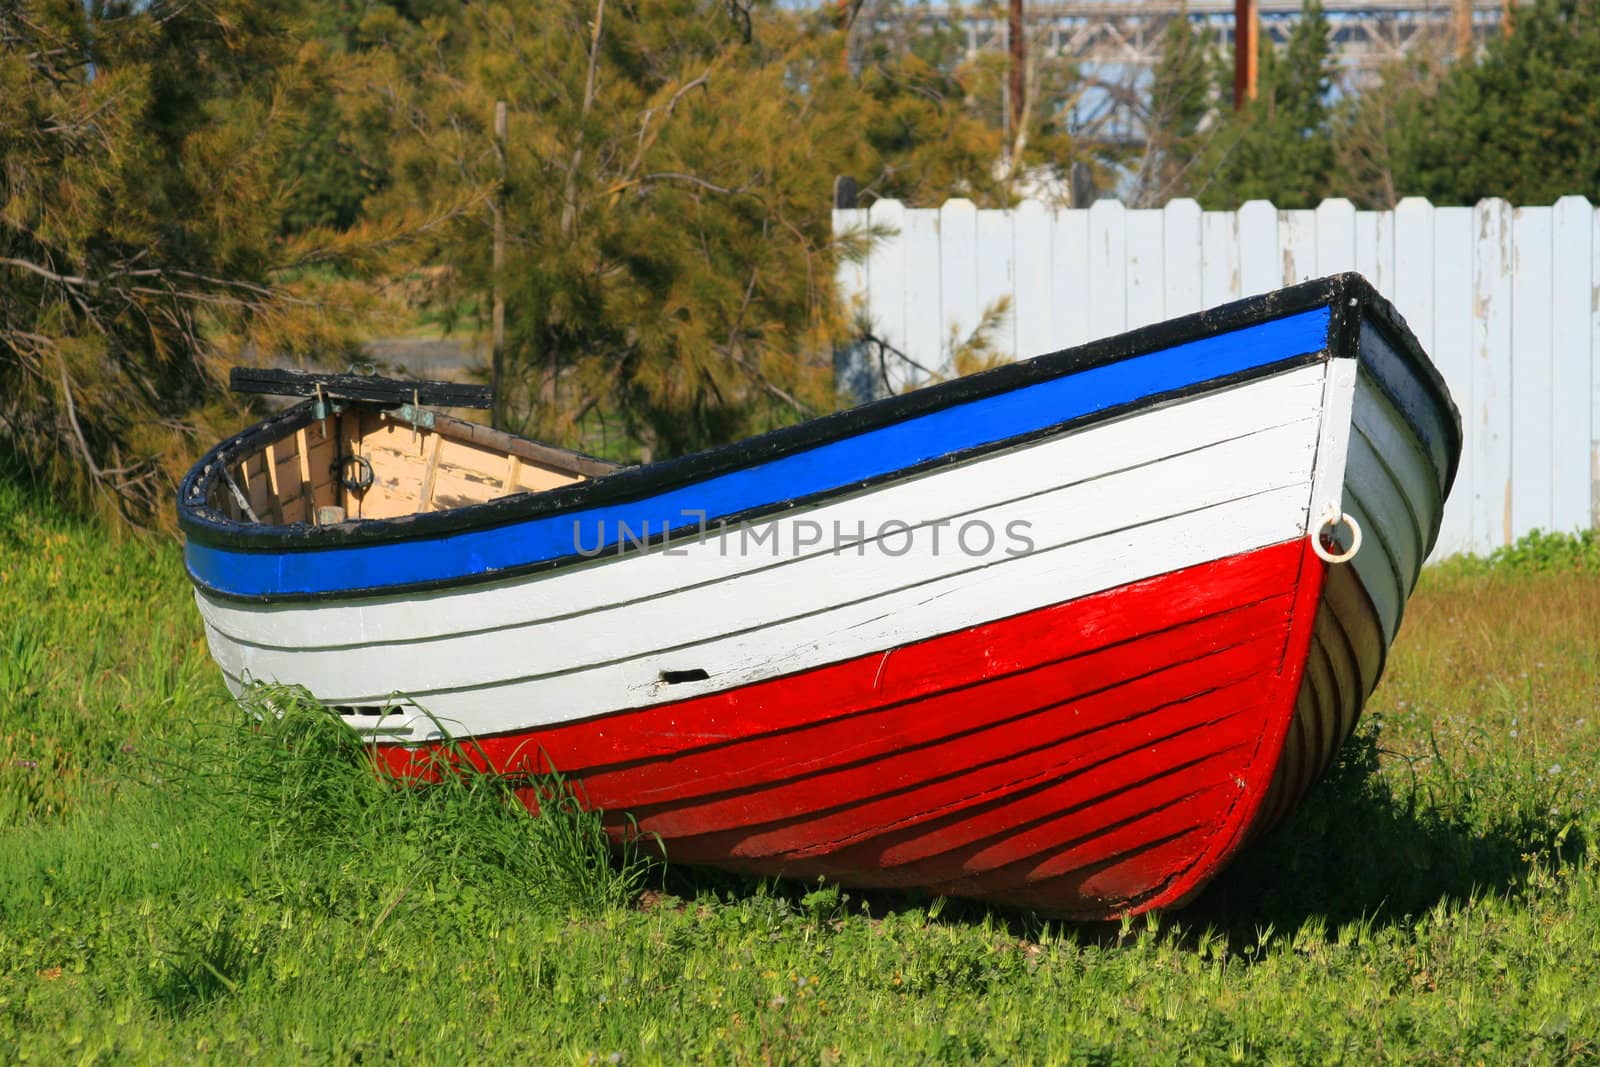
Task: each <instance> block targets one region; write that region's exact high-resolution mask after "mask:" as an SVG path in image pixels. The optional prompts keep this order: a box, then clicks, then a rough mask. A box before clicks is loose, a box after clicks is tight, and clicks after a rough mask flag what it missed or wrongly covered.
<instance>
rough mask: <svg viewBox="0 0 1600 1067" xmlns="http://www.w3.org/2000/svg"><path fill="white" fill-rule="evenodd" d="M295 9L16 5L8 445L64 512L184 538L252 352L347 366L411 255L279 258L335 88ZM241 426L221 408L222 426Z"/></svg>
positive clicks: (0, 436)
mask: <svg viewBox="0 0 1600 1067" xmlns="http://www.w3.org/2000/svg"><path fill="white" fill-rule="evenodd" d="M291 14H292V12H286V11H285V9H283V8H271V9H269V8H266V7H264V6H263V5H259V4H255V3H249V2H243V0H212V2H210V3H207V4H190V3H184V2H178V0H173V2H163V0H146V2H140V3H133V2H126V3H111V2H105V3H98V2H97V3H93V4H90V5H88V6H87V7H85V6H84V5H81V4H77V3H57V2H50V0H20V2H13V3H8V4H4V5H0V445H3V446H4V447H5V448H6V449H7V450H8V451H10V452H12V453H14V454H16V455H17V456H19V457H20V458H21V459H22V460H23V462H24V463H25V464H27V465H28V466H29V467H30V468H31V469H32V470H33V471H34V473H35V474H36V475H37V476H40V477H41V478H43V479H45V480H47V481H49V482H51V483H53V484H55V485H57V486H58V487H60V489H61V490H62V495H63V497H64V498H65V499H68V500H75V501H77V502H79V503H82V504H86V505H89V504H93V505H97V506H99V507H100V508H101V509H102V510H108V511H113V512H115V513H117V514H120V515H122V516H124V517H125V518H128V519H131V520H133V521H136V522H141V523H148V522H155V521H162V520H165V521H170V519H171V513H172V507H171V502H172V499H173V489H174V483H175V479H176V476H177V475H178V474H179V473H180V472H181V471H182V470H183V469H184V468H185V467H186V466H187V465H188V464H189V463H190V462H192V461H193V459H194V457H195V456H196V454H197V453H198V452H199V451H200V450H201V448H202V447H204V446H205V445H207V444H209V443H210V441H212V440H214V439H215V435H216V433H217V431H218V430H219V429H220V428H221V427H223V426H234V425H237V421H236V420H237V413H236V412H233V411H228V410H226V408H225V405H226V404H227V403H228V402H227V401H226V400H225V399H224V398H223V397H222V396H221V395H220V390H219V389H218V380H219V377H220V374H221V370H222V365H223V364H224V363H225V362H227V361H229V360H232V359H237V358H239V357H240V355H241V354H243V353H244V352H246V351H251V350H255V351H261V350H267V351H275V352H285V353H293V352H296V351H305V350H309V349H317V350H322V351H324V352H325V351H327V350H328V349H331V348H335V347H336V346H337V345H338V344H339V343H340V342H341V339H342V338H343V336H344V334H343V332H342V327H343V326H344V325H345V323H346V322H347V321H348V320H349V318H350V317H352V316H354V315H356V314H357V313H359V312H360V311H361V309H362V308H363V307H364V306H365V305H368V304H370V303H371V301H370V299H369V298H368V297H367V296H366V295H365V292H364V291H363V290H362V289H360V288H359V287H357V286H355V285H354V284H340V283H323V282H320V281H318V280H317V279H316V277H315V276H314V275H311V274H308V272H307V268H308V267H309V266H311V265H313V264H340V263H343V264H344V266H345V273H347V274H349V275H350V276H351V277H354V276H356V275H357V274H359V269H360V263H359V262H358V261H359V260H360V259H361V258H362V257H363V256H365V255H367V254H369V253H370V252H371V250H372V249H373V247H375V246H374V245H373V244H370V243H364V242H368V241H369V239H371V240H374V241H377V242H378V243H380V244H381V243H383V242H385V241H389V240H392V239H394V238H396V237H398V236H399V234H400V229H399V228H398V226H397V225H386V227H385V228H384V231H383V233H382V234H380V235H378V236H376V237H374V235H372V234H365V233H355V234H351V235H347V236H344V237H337V238H336V237H333V236H331V235H328V234H322V233H312V234H310V235H307V236H306V237H303V238H300V239H297V240H295V241H290V242H283V241H280V240H279V239H278V220H279V218H280V217H281V208H282V201H281V196H280V195H279V194H280V192H281V190H280V189H279V187H278V185H277V184H276V182H275V180H274V174H275V172H276V169H277V167H278V165H279V162H280V160H281V158H282V156H283V153H284V151H285V150H286V148H287V146H288V145H289V144H290V143H291V141H292V139H293V135H294V128H295V126H294V117H295V116H296V115H298V114H301V113H303V111H304V109H305V108H306V106H307V104H308V103H309V102H310V101H311V100H312V99H315V98H316V97H317V96H318V94H319V93H320V92H321V91H322V90H323V88H324V87H325V86H326V85H327V84H329V78H330V77H331V74H330V72H329V71H328V70H327V68H326V66H325V64H324V63H323V59H324V56H323V55H322V54H321V53H320V52H319V51H318V50H317V49H315V48H311V49H305V48H302V47H301V44H300V42H299V41H298V40H297V39H296V38H295V36H294V35H293V34H292V32H291V31H292V23H291V22H290V21H289V15H291ZM219 405H220V406H219Z"/></svg>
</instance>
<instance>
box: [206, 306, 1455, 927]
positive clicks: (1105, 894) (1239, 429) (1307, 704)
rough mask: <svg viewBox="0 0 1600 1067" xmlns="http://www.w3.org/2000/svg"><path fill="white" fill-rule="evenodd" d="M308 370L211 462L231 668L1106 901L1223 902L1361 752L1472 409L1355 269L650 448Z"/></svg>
mask: <svg viewBox="0 0 1600 1067" xmlns="http://www.w3.org/2000/svg"><path fill="white" fill-rule="evenodd" d="M296 388H298V390H299V391H301V392H305V393H313V392H314V394H315V395H311V396H309V397H308V399H306V400H305V401H304V402H302V403H300V404H298V405H297V406H294V407H292V408H289V409H288V410H286V411H284V412H282V413H281V414H278V415H275V416H273V417H271V418H269V419H267V420H265V421H264V422H261V423H260V424H258V425H256V426H254V427H252V428H250V429H248V430H246V431H244V432H243V433H241V434H239V435H238V436H236V437H234V438H232V439H230V440H228V441H225V442H224V443H222V444H221V445H219V446H218V447H217V448H215V449H213V450H212V451H211V452H210V453H209V454H208V455H207V456H205V458H204V459H202V460H201V461H200V463H199V464H198V465H197V466H196V467H195V468H194V469H193V471H192V472H191V473H190V474H189V475H188V477H187V479H186V480H185V481H184V483H183V486H182V490H181V500H180V511H181V516H182V523H183V528H184V530H185V532H186V535H187V542H188V543H187V561H188V568H189V572H190V574H191V575H192V576H193V579H194V583H195V586H196V589H197V593H198V601H199V606H200V611H201V613H202V615H203V616H204V619H205V626H206V632H207V635H208V637H209V640H210V645H211V650H212V653H213V655H214V656H215V658H216V660H217V662H218V663H219V664H220V665H221V667H222V669H223V671H224V673H225V674H226V676H227V679H228V683H229V685H231V686H232V687H234V688H235V689H238V688H239V687H241V686H242V685H244V684H245V683H246V682H247V681H248V680H251V679H258V680H264V681H275V682H286V683H297V684H300V685H303V686H305V687H306V688H307V689H308V690H309V691H310V692H311V693H312V694H314V695H315V696H316V697H317V698H318V699H319V700H321V701H322V702H324V703H326V704H327V705H328V706H330V707H331V708H333V709H334V710H335V711H336V712H337V713H338V714H340V715H342V716H343V718H344V720H345V721H346V722H348V723H349V724H350V725H351V726H353V727H354V728H355V729H357V730H359V731H361V732H362V733H363V734H365V735H367V736H368V737H370V738H371V739H372V741H373V743H374V744H375V745H376V746H377V748H378V751H379V752H380V754H381V758H382V760H383V761H384V763H385V765H386V766H387V767H389V768H390V769H392V770H393V771H394V772H396V773H397V774H401V775H421V774H426V773H429V772H428V771H427V768H428V766H429V760H430V755H431V754H433V753H435V751H436V750H437V749H438V747H439V746H440V745H441V744H443V743H445V742H446V740H448V739H449V738H452V737H453V738H457V739H461V738H470V739H471V740H472V742H473V745H472V750H473V751H475V752H477V753H479V754H480V755H479V756H478V757H477V758H481V759H483V760H486V761H487V762H488V763H490V764H491V765H492V766H493V767H494V768H496V769H498V770H501V771H504V772H507V773H513V774H521V773H527V772H538V771H545V770H548V769H549V768H551V767H554V768H556V769H558V770H559V771H561V772H562V773H563V774H565V775H566V776H568V778H569V779H570V780H571V781H573V782H576V783H581V787H582V789H583V791H584V794H585V795H586V797H587V799H588V801H589V802H590V803H592V804H593V805H595V806H597V807H600V808H603V809H604V810H605V811H606V812H607V813H608V815H607V818H608V819H610V820H613V822H614V823H615V825H616V826H617V827H618V829H619V832H620V828H621V827H622V826H623V825H625V823H624V817H625V816H628V815H631V816H632V817H633V818H634V819H636V820H637V826H638V828H639V830H641V831H644V832H646V833H649V834H656V835H659V838H660V840H661V841H662V842H663V843H664V846H665V848H666V850H667V853H668V855H669V857H670V858H671V859H672V860H673V861H674V862H682V863H689V864H713V865H720V866H722V867H724V868H731V869H736V870H741V871H749V872H759V873H762V874H770V875H781V876H793V877H801V878H815V877H818V876H823V877H827V878H830V879H835V880H837V881H839V882H841V883H844V884H847V885H853V886H869V887H919V888H921V889H925V890H927V891H930V892H935V893H941V894H947V895H955V896H962V897H973V898H980V899H984V900H989V901H994V902H999V903H1002V904H1006V905H1013V906H1022V907H1028V908H1034V909H1038V910H1040V911H1042V912H1047V913H1052V914H1057V915H1062V916H1069V917H1078V918H1105V917H1109V916H1113V915H1118V914H1123V913H1129V912H1137V911H1140V910H1143V909H1147V908H1153V907H1170V906H1175V905H1178V904H1180V903H1182V902H1183V901H1185V900H1187V899H1189V898H1190V897H1191V896H1193V895H1194V894H1195V893H1196V892H1197V891H1198V890H1199V889H1200V888H1201V887H1203V886H1204V885H1205V884H1206V883H1207V881H1208V880H1209V879H1210V878H1212V877H1213V875H1215V874H1216V872H1217V871H1218V870H1219V869H1220V868H1221V867H1222V866H1223V865H1224V864H1225V863H1226V862H1227V861H1228V860H1229V858H1230V857H1231V856H1232V855H1233V854H1234V853H1235V852H1236V851H1237V850H1238V849H1239V848H1240V847H1241V846H1242V845H1243V844H1244V843H1245V842H1246V841H1247V840H1249V839H1250V838H1251V837H1252V836H1254V835H1257V834H1259V833H1261V832H1262V831H1263V830H1264V829H1266V828H1268V827H1270V826H1272V825H1273V824H1274V823H1276V822H1278V821H1279V820H1281V819H1282V818H1283V817H1284V816H1285V815H1286V814H1287V813H1288V812H1289V811H1290V810H1292V809H1293V808H1294V807H1295V805H1296V804H1297V803H1298V802H1299V801H1300V799H1301V797H1302V796H1303V795H1304V793H1305V791H1306V789H1307V788H1308V787H1309V786H1310V785H1311V784H1312V782H1313V781H1314V780H1315V779H1316V778H1317V777H1318V776H1319V775H1321V774H1322V773H1323V772H1324V771H1325V770H1326V769H1327V767H1328V765H1329V762H1330V761H1331V760H1332V759H1333V756H1334V753H1335V750H1336V749H1337V748H1338V747H1339V745H1340V743H1341V741H1342V740H1343V739H1344V738H1345V737H1346V736H1347V735H1348V734H1349V733H1350V731H1351V729H1352V727H1353V726H1354V724H1355V721H1356V716H1357V713H1358V712H1359V710H1360V708H1361V705H1362V702H1363V701H1364V700H1365V699H1366V698H1367V696H1368V695H1369V694H1370V693H1371V692H1372V689H1373V687H1374V685H1376V683H1377V681H1378V676H1379V674H1380V673H1381V671H1382V669H1383V663H1384V656H1385V653H1386V650H1387V649H1388V647H1389V645H1390V643H1391V642H1392V641H1393V640H1394V638H1395V633H1396V630H1397V629H1398V628H1399V626H1400V619H1401V613H1402V609H1403V607H1404V605H1405V602H1406V598H1407V596H1408V594H1409V593H1410V592H1411V589H1412V587H1413V585H1414V583H1415V582H1416V580H1417V575H1418V571H1419V568H1420V567H1421V566H1422V562H1423V560H1424V558H1425V557H1426V556H1427V554H1428V552H1429V549H1430V548H1431V546H1432V544H1433V541H1434V538H1435V536H1436V534H1437V532H1438V528H1439V520H1440V513H1441V510H1442V508H1443V504H1444V500H1445V497H1446V495H1447V493H1448V491H1449V488H1450V484H1451V481H1452V479H1453V477H1454V473H1455V468H1456V461H1457V456H1458V453H1459V451H1460V444H1461V437H1460V434H1461V431H1460V420H1459V416H1458V415H1457V413H1456V411H1455V408H1454V406H1453V404H1452V402H1451V400H1450V397H1449V395H1448V393H1447V392H1446V389H1445V387H1444V384H1443V382H1442V381H1441V379H1440V377H1439V375H1438V374H1437V373H1436V372H1435V370H1434V369H1433V367H1432V365H1431V364H1430V363H1429V361H1428V359H1427V357H1426V356H1425V355H1424V354H1423V353H1422V351H1421V350H1420V349H1419V348H1418V346H1417V342H1416V340H1415V339H1414V338H1413V337H1412V335H1411V333H1410V332H1409V331H1408V330H1407V329H1406V327H1405V324H1404V323H1403V321H1402V320H1401V319H1400V317H1399V316H1398V315H1397V314H1396V313H1395V311H1394V310H1393V308H1391V307H1390V305H1389V304H1388V303H1387V302H1385V301H1384V300H1383V299H1382V298H1381V297H1379V296H1378V295H1377V294H1375V293H1374V292H1373V290H1372V289H1371V288H1370V287H1369V286H1368V285H1367V283H1366V282H1365V281H1363V280H1362V279H1361V278H1360V277H1358V276H1355V275H1341V276H1337V277H1332V278H1327V279H1323V280H1320V281H1315V282H1310V283H1307V284H1304V285H1299V286H1296V287H1294V288H1290V289H1285V290H1283V291H1281V292H1277V293H1273V294H1270V295H1267V296H1263V297H1259V298H1255V299H1249V300H1244V301H1241V302H1238V303H1235V304H1230V305H1228V306H1225V307H1221V308H1218V309H1215V310H1212V311H1208V312H1204V313H1202V314H1197V315H1190V316H1187V317H1185V318H1181V319H1176V320H1174V321H1172V322H1168V323H1163V324H1160V325H1156V326H1151V327H1148V328H1145V329H1141V330H1136V331H1134V332H1132V333H1128V334H1124V335H1122V336H1119V337H1113V338H1110V339H1107V340H1103V341H1098V342H1095V343H1093V344H1089V345H1085V346H1083V347H1080V348H1075V349H1070V350H1067V351H1063V352H1058V353H1055V354H1053V355H1046V356H1041V357H1039V358H1037V359H1032V360H1028V361H1026V362H1020V363H1016V364H1013V365H1009V366H1005V367H1001V368H998V369H995V370H991V371H987V372H985V373H982V374H978V375H975V376H973V377H970V378H966V379H962V380H958V381H951V382H947V383H944V384H941V385H936V386H932V387H930V388H926V389H923V390H921V391H918V392H915V393H911V394H907V395H903V396H897V397H893V398H890V399H887V400H883V401H879V402H877V403H872V404H868V405H865V406H863V407H859V408H856V409H854V410H850V411H846V412H843V413H841V414H836V415H830V416H828V417H826V418H821V419H817V420H815V421H812V422H808V423H805V424H803V425H799V426H795V427H792V428H788V429H783V430H779V431H777V432H774V433H769V434H766V435H763V436H760V437H756V438H753V439H750V440H746V441H741V442H738V443H736V444H732V445H729V446H727V447H723V448H717V449H713V450H711V451H708V452H704V453H700V454H698V455H692V456H688V457H685V458H682V459H676V460H671V461H668V462H663V463H655V464H650V465H646V466H641V467H631V468H625V469H624V468H618V467H614V466H612V465H611V464H608V463H605V462H602V461H600V460H596V459H593V458H590V457H585V456H580V455H577V454H575V453H570V452H564V451H561V450H558V449H553V448H550V447H547V446H544V445H540V444H536V443H533V442H530V441H525V440H522V439H519V438H515V437H511V436H509V435H506V434H500V433H495V432H493V431H489V430H487V429H485V428H484V427H481V426H477V425H473V424H471V423H468V422H462V421H458V420H456V419H452V418H450V417H448V416H446V415H443V414H440V413H437V412H434V411H430V410H426V409H425V407H424V405H426V404H429V403H435V404H448V403H456V402H459V400H460V398H459V397H452V396H451V395H449V388H448V387H442V386H435V385H427V384H424V385H420V386H416V385H407V384H402V385H394V384H393V383H383V382H381V381H366V382H363V381H362V380H354V382H353V384H352V381H351V380H349V379H318V380H308V381H305V382H301V383H299V385H298V386H297V387H296ZM457 388H459V387H457ZM319 511H322V512H323V515H322V517H321V518H322V522H321V524H319V523H318V516H317V512H319ZM341 520H342V521H341ZM1358 539H1359V544H1357V543H1356V541H1357V540H1358Z"/></svg>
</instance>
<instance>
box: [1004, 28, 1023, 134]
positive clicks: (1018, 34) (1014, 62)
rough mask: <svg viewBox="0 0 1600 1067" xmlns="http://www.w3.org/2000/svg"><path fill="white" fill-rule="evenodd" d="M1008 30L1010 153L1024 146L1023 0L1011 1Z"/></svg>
mask: <svg viewBox="0 0 1600 1067" xmlns="http://www.w3.org/2000/svg"><path fill="white" fill-rule="evenodd" d="M1007 29H1008V31H1009V36H1010V41H1009V44H1010V46H1011V100H1010V103H1011V130H1010V134H1011V139H1010V144H1008V145H1007V146H1006V148H1007V151H1010V150H1011V147H1012V146H1013V145H1020V144H1022V139H1023V136H1024V131H1023V129H1022V118H1023V113H1024V111H1025V109H1026V104H1027V97H1026V96H1025V95H1024V94H1025V92H1026V89H1027V64H1028V38H1027V35H1026V33H1025V32H1024V31H1023V28H1022V0H1011V22H1010V25H1009V26H1008V27H1007Z"/></svg>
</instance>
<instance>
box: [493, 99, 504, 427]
mask: <svg viewBox="0 0 1600 1067" xmlns="http://www.w3.org/2000/svg"><path fill="white" fill-rule="evenodd" d="M494 149H495V154H496V155H497V156H499V157H500V187H499V188H498V189H496V190H495V194H494V200H493V202H492V203H491V205H490V210H491V211H492V212H493V215H494V260H493V266H492V267H491V272H492V274H493V276H494V311H493V316H494V318H493V326H492V329H493V331H494V337H493V341H492V344H493V351H492V353H491V355H490V364H489V366H490V372H489V373H490V388H491V389H493V390H494V400H493V405H494V406H493V407H491V408H490V409H489V410H490V415H489V422H490V425H492V426H493V427H494V428H495V429H497V430H503V429H505V428H506V395H505V383H506V367H505V364H506V297H505V280H504V279H503V278H502V277H501V275H502V274H504V272H505V266H506V205H505V198H506V102H505V101H504V100H496V101H495V104H494Z"/></svg>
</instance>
